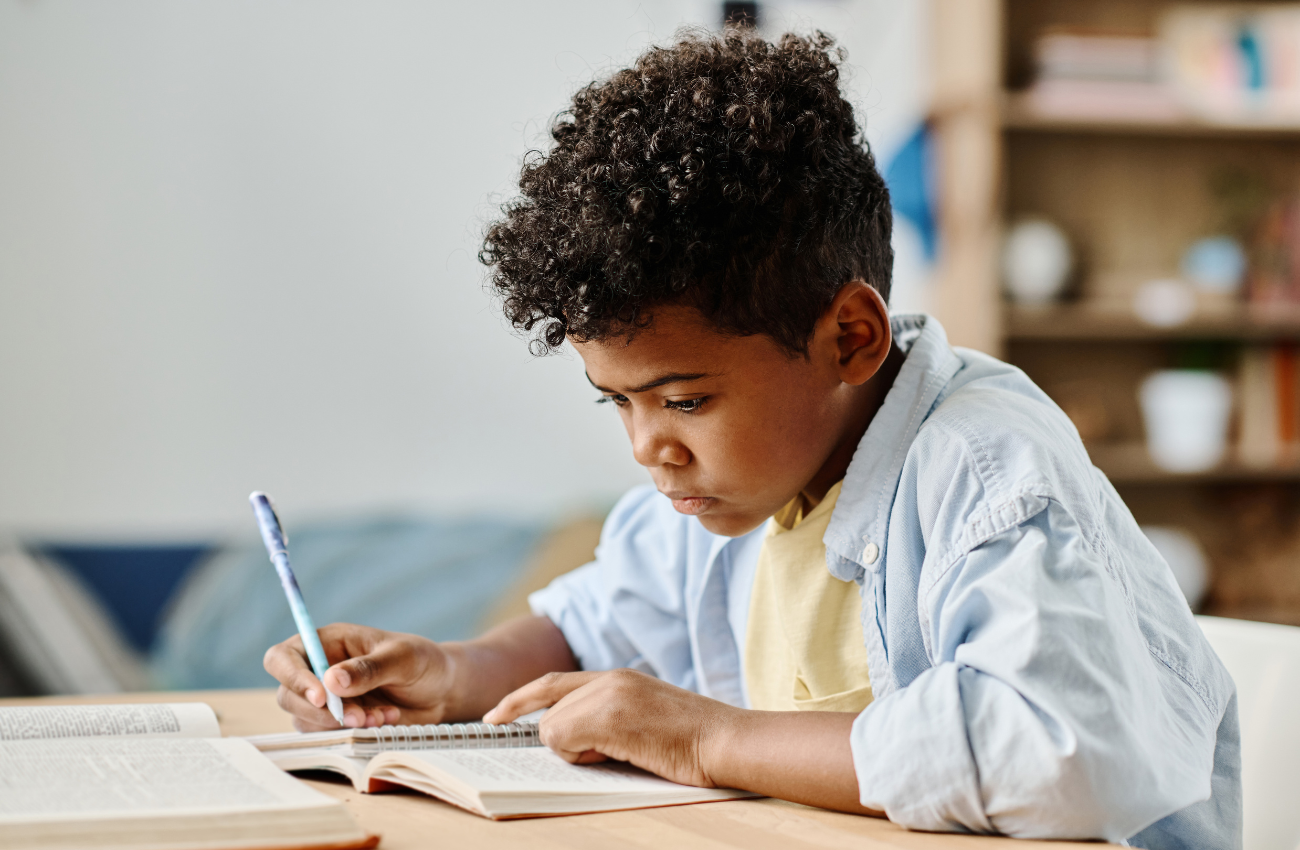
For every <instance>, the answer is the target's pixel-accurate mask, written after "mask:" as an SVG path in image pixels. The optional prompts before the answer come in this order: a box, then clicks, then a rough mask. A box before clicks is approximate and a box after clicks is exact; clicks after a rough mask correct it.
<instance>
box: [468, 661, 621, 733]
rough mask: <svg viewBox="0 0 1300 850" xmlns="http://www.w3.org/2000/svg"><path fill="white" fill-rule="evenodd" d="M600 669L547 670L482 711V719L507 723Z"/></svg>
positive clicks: (577, 685)
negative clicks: (577, 670)
mask: <svg viewBox="0 0 1300 850" xmlns="http://www.w3.org/2000/svg"><path fill="white" fill-rule="evenodd" d="M601 675H602V674H601V673H597V672H589V673H547V674H546V675H545V676H543V677H541V678H540V679H534V680H533V681H531V682H529V683H528V684H526V685H524V686H523V687H522V688H519V689H517V690H515V691H512V692H511V693H508V694H506V696H505V698H504V699H502V700H501V702H499V703H497V705H496V707H495V708H493V709H492V710H491V711H489V712H488V713H487V714H485V715H483V721H484V722H485V723H509V722H510V721H512V720H514V719H515V718H516V717H519V716H520V715H523V714H528V713H529V712H531V711H536V710H537V709H539V708H548V707H550V706H552V705H555V704H556V703H557V702H559V701H560V700H562V699H564V698H565V697H566V696H568V695H569V694H570V693H572V692H574V691H576V690H577V689H578V688H581V687H582V686H583V685H585V684H587V683H588V682H590V681H592V680H593V679H596V678H598V677H599V676H601Z"/></svg>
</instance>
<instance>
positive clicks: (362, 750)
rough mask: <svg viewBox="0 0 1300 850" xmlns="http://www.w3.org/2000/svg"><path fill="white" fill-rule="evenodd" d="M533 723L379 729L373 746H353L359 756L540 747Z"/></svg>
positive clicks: (452, 724)
mask: <svg viewBox="0 0 1300 850" xmlns="http://www.w3.org/2000/svg"><path fill="white" fill-rule="evenodd" d="M541 743H542V742H541V738H540V737H539V734H538V726H537V721H536V720H525V721H521V722H518V723H502V724H499V725H497V724H492V723H439V724H436V725H426V726H381V727H379V728H378V729H376V730H375V740H374V743H366V744H360V743H358V744H356V745H354V746H355V747H356V750H357V751H358V753H359V754H361V755H374V754H377V753H383V752H391V751H393V750H472V749H496V748H501V747H537V746H541Z"/></svg>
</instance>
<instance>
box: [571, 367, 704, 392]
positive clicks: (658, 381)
mask: <svg viewBox="0 0 1300 850" xmlns="http://www.w3.org/2000/svg"><path fill="white" fill-rule="evenodd" d="M584 374H585V373H584ZM712 377H713V375H712V374H710V373H708V372H692V373H686V372H673V373H671V374H668V375H663V376H661V377H658V378H655V379H654V380H653V381H649V382H648V383H644V384H642V385H641V386H639V387H629V388H628V389H626V390H623V392H628V393H643V392H646V391H647V390H653V389H654V388H655V387H662V386H664V385H665V384H683V383H686V382H687V381H698V380H699V379H700V378H712ZM587 383H589V384H591V385H592V386H593V387H595V388H596V389H598V390H600V391H601V392H603V393H614V394H617V393H618V391H617V390H610V389H606V388H605V387H602V386H601V385H600V384H598V383H596V382H595V381H593V380H592V379H591V376H590V375H587Z"/></svg>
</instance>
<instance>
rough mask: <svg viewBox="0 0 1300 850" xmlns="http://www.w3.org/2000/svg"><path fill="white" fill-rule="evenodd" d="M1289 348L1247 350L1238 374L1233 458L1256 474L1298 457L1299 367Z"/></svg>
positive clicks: (1289, 345)
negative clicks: (1236, 458) (1235, 452)
mask: <svg viewBox="0 0 1300 850" xmlns="http://www.w3.org/2000/svg"><path fill="white" fill-rule="evenodd" d="M1298 354H1300V353H1298V352H1297V348H1296V346H1295V344H1293V343H1289V342H1288V343H1276V344H1273V345H1251V346H1246V347H1245V348H1244V349H1243V350H1242V353H1241V361H1240V364H1239V366H1238V372H1237V393H1238V400H1237V409H1238V416H1239V419H1238V427H1237V456H1238V458H1239V459H1240V460H1241V462H1242V464H1244V465H1246V466H1249V467H1254V468H1258V469H1267V468H1270V467H1276V466H1279V465H1281V464H1284V463H1288V462H1292V461H1294V460H1295V458H1296V457H1297V456H1298V455H1300V386H1298V385H1297V382H1298V381H1300V363H1297V356H1298Z"/></svg>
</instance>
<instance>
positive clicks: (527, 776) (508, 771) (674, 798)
mask: <svg viewBox="0 0 1300 850" xmlns="http://www.w3.org/2000/svg"><path fill="white" fill-rule="evenodd" d="M248 740H249V742H251V743H252V744H253V745H254V746H256V747H257V748H258V749H259V750H261V751H262V752H263V753H264V754H266V755H267V756H269V757H270V759H271V761H273V762H275V763H276V764H278V765H279V766H280V767H282V768H284V769H285V770H330V771H334V772H336V773H341V774H343V775H344V776H346V777H348V778H349V779H351V780H352V784H353V786H355V787H356V788H357V790H359V791H363V792H372V791H381V790H383V789H384V788H386V787H388V786H390V785H403V786H405V787H407V788H413V789H415V790H416V791H421V792H423V793H425V794H429V795H431V796H434V797H437V798H439V799H440V800H445V801H447V802H448V803H452V804H453V805H456V806H460V807H461V808H463V809H467V810H469V811H471V812H474V813H475V814H480V815H483V816H484V817H489V818H492V819H493V820H499V819H502V818H519V817H534V816H538V815H571V814H579V813H583V812H605V811H613V810H616V809H641V808H649V807H651V806H677V805H682V804H685V803H707V802H710V801H713V800H732V799H736V798H738V797H755V796H758V795H756V794H751V793H749V792H746V791H736V790H733V789H730V788H695V787H693V786H690V785H678V784H677V783H675V782H669V781H668V780H667V779H661V778H659V777H658V776H655V775H653V774H650V773H647V772H645V771H644V770H641V769H639V768H636V767H633V766H631V765H629V764H623V763H621V762H606V763H602V764H589V765H573V764H569V763H568V762H566V761H565V760H564V759H562V758H560V757H559V756H557V755H556V754H555V753H553V752H551V751H550V750H548V749H547V748H546V747H543V746H541V742H540V741H539V740H538V737H537V722H536V721H535V720H523V721H516V722H515V723H506V724H503V725H500V726H493V725H490V724H487V723H445V724H441V725H436V726H381V727H379V728H377V729H376V728H371V729H340V730H338V731H337V732H309V733H305V734H302V733H293V734H285V735H256V736H254V737H251V738H249V739H248Z"/></svg>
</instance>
